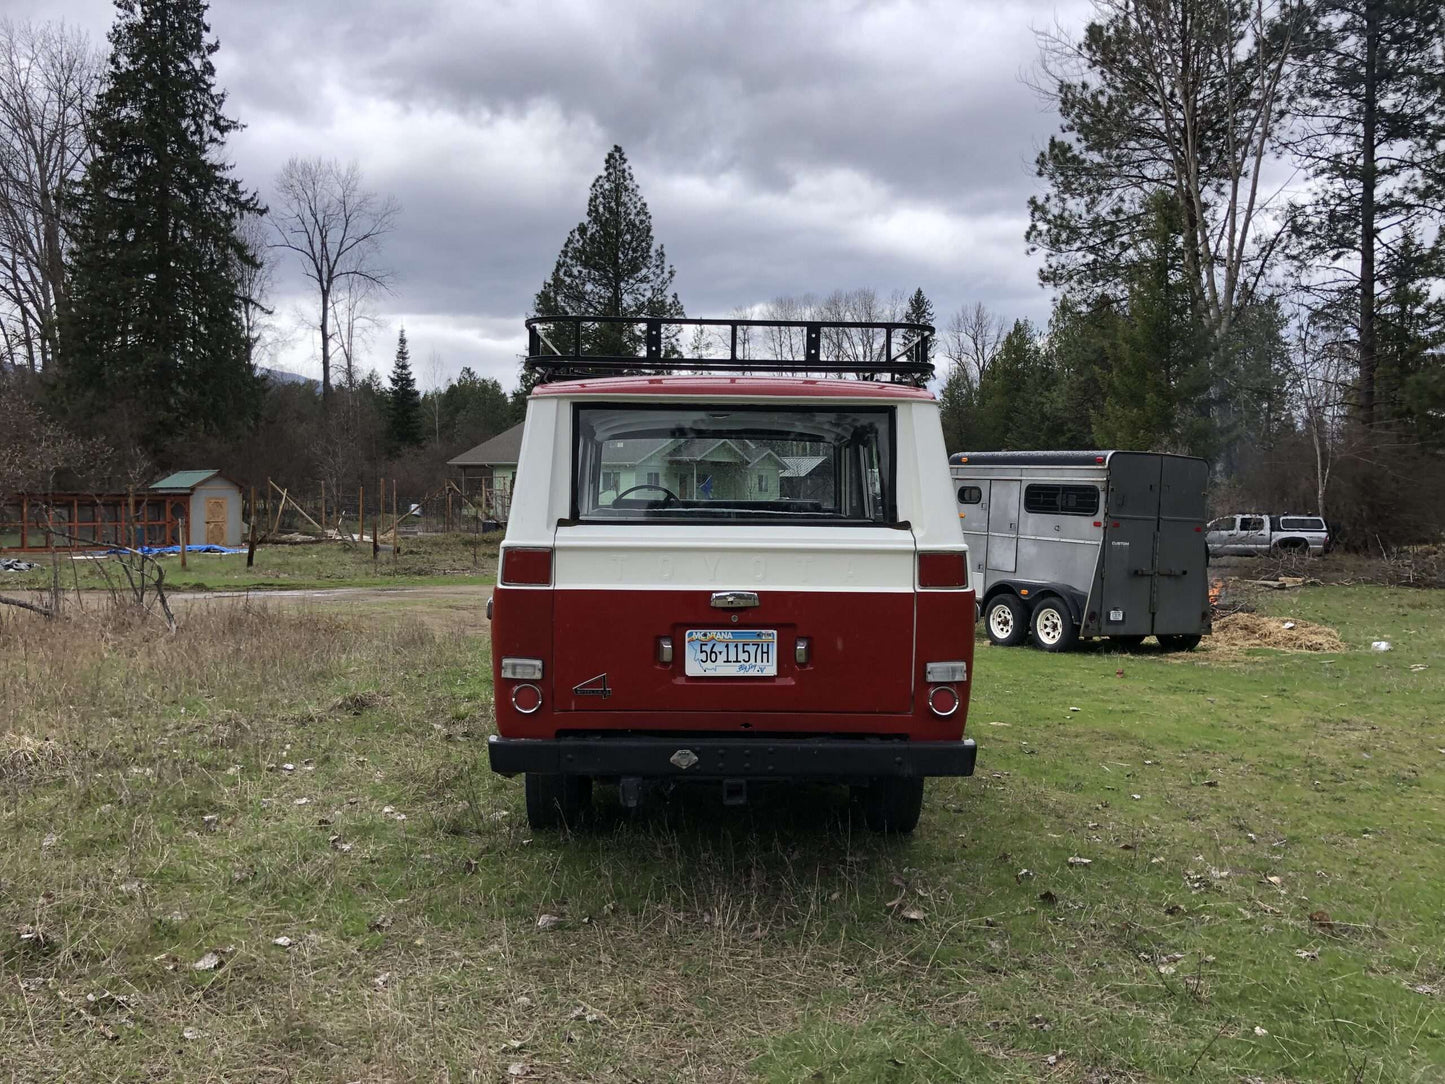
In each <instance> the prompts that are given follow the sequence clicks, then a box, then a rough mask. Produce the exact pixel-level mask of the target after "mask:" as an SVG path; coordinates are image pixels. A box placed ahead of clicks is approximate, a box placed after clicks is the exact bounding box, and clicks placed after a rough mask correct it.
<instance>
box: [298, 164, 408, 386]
mask: <svg viewBox="0 0 1445 1084" xmlns="http://www.w3.org/2000/svg"><path fill="white" fill-rule="evenodd" d="M276 189H277V195H278V203H279V206H278V207H273V208H272V211H271V216H272V224H273V226H274V228H275V232H276V241H275V243H274V247H276V248H279V249H285V250H288V251H290V252H294V253H295V254H296V255H297V257H298V260H299V263H300V264H301V269H302V273H303V274H304V275H305V276H306V278H307V279H309V280H310V282H311V283H312V285H313V286H314V287H315V290H316V299H315V301H316V305H315V309H314V311H315V313H316V320H317V323H316V327H317V331H318V333H319V335H320V341H321V396H322V402H323V404H325V405H326V406H327V407H328V408H329V406H330V403H331V360H332V351H333V348H334V347H335V346H336V340H337V339H338V338H339V336H338V329H337V327H336V317H337V311H338V305H341V306H343V309H344V311H346V312H348V313H349V314H350V316H351V317H355V316H356V315H357V313H358V312H359V310H358V308H357V305H358V304H359V303H360V302H362V301H363V300H364V299H365V298H367V297H369V296H372V295H373V294H374V293H375V292H376V291H381V290H387V289H389V288H390V285H391V280H392V273H391V272H390V271H389V270H388V269H387V268H385V267H384V266H383V265H382V263H381V242H382V239H383V238H385V236H386V235H387V234H388V233H390V232H391V230H392V229H393V227H394V226H395V224H396V218H397V215H398V214H399V213H400V211H401V208H400V205H399V204H398V203H397V202H396V200H395V199H394V198H393V197H391V196H385V195H381V194H379V193H377V192H373V191H371V190H369V189H367V188H364V187H363V185H362V179H361V169H360V167H358V166H357V165H356V163H354V162H353V163H351V164H350V165H347V166H342V165H341V164H340V163H338V162H336V161H334V160H332V159H325V158H292V159H291V160H290V161H288V162H287V163H286V165H285V166H284V167H283V168H282V170H281V175H280V177H279V178H277V181H276ZM343 323H344V325H345V327H344V331H345V337H344V339H343V340H342V341H343V342H344V344H345V347H344V355H343V356H344V358H345V360H346V363H347V365H348V370H350V366H351V365H352V364H353V348H354V345H355V343H354V339H353V337H352V336H353V335H354V332H355V330H356V322H355V320H354V319H347V320H344V321H343ZM354 376H355V374H354V372H350V371H349V379H354Z"/></svg>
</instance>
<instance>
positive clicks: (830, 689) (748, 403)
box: [489, 317, 975, 832]
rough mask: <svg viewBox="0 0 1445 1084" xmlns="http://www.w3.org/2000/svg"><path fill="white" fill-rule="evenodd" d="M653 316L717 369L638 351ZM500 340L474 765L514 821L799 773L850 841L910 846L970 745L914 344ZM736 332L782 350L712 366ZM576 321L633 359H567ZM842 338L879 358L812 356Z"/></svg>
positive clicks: (727, 336) (953, 528) (809, 337)
mask: <svg viewBox="0 0 1445 1084" xmlns="http://www.w3.org/2000/svg"><path fill="white" fill-rule="evenodd" d="M614 325H615V326H614ZM678 325H682V326H685V327H688V328H690V329H692V328H698V329H701V332H698V331H693V332H692V334H693V336H694V339H695V340H696V339H698V338H700V336H701V335H702V334H711V335H713V336H714V337H715V338H716V340H717V341H725V342H727V343H728V346H727V348H726V351H727V352H726V354H725V355H724V356H722V357H719V358H711V357H678V356H677V352H676V350H675V349H674V350H672V351H667V352H665V351H664V349H663V343H664V337H665V336H666V335H668V334H673V335H676V334H677V332H676V331H675V330H673V329H674V328H676V327H677V326H678ZM527 327H528V331H529V360H528V364H529V365H530V366H532V367H533V369H534V370H535V371H537V372H538V373H539V374H540V376H541V381H542V382H541V383H539V384H538V386H537V387H536V388H535V390H534V391H533V392H532V394H531V397H530V399H529V401H528V406H527V417H526V425H525V429H524V431H523V437H522V448H521V455H520V461H519V463H518V467H517V475H516V481H515V486H514V490H513V497H512V505H511V515H510V518H509V521H508V524H507V533H506V537H505V540H504V541H503V543H502V548H501V560H500V568H499V575H498V581H497V587H496V591H495V593H494V595H493V602H492V603H491V604H490V607H489V608H490V610H491V616H492V621H493V624H492V655H493V676H494V678H495V687H496V705H497V706H496V716H497V734H496V735H495V736H493V737H492V738H491V739H490V742H489V753H490V759H491V766H492V769H493V770H494V771H497V772H500V773H503V774H507V775H512V774H517V773H524V774H525V790H526V804H527V815H528V819H529V821H530V823H531V824H532V825H533V827H549V826H554V825H556V824H558V823H559V822H571V821H573V820H575V819H576V818H577V817H579V816H580V815H581V814H582V812H583V810H584V808H585V807H586V805H587V804H588V802H589V801H590V798H591V789H592V783H593V782H594V781H606V782H615V783H617V784H618V786H619V795H620V797H621V801H622V803H623V805H625V806H633V805H636V804H637V802H638V801H639V799H640V796H641V794H642V793H643V791H644V790H645V789H646V788H647V787H649V786H654V785H659V784H661V785H667V784H671V783H675V782H678V781H685V780H705V781H708V782H710V783H712V784H713V785H716V786H719V787H720V789H721V791H722V795H723V799H724V801H725V802H728V803H741V802H743V801H746V798H747V793H748V787H749V785H750V784H756V783H757V782H758V781H763V780H794V781H796V780H812V781H832V782H837V783H843V784H849V785H851V786H853V787H854V788H856V794H857V796H858V798H859V801H860V803H861V805H862V809H863V812H864V814H865V819H866V822H867V824H868V825H869V826H870V827H871V828H874V829H877V830H880V831H899V832H907V831H911V830H912V829H913V827H914V826H915V824H916V823H917V821H918V817H919V812H920V809H921V806H922V801H923V779H924V777H925V776H929V775H970V774H972V772H973V767H974V757H975V748H974V743H973V741H972V740H971V739H965V738H964V736H963V730H964V719H965V716H966V714H967V709H968V697H969V682H970V679H971V678H972V673H971V667H972V662H973V638H974V637H973V623H974V593H973V590H972V588H971V585H970V583H969V580H968V561H967V549H966V546H965V544H964V541H963V535H962V532H961V531H960V529H959V526H958V517H957V514H956V512H955V510H954V505H953V497H952V486H951V484H950V480H949V472H948V457H947V455H946V453H945V450H944V443H943V434H942V431H941V428H940V424H939V413H938V403H937V402H936V400H935V399H934V396H933V395H932V394H931V393H930V392H929V391H928V390H927V388H926V387H925V383H926V380H927V378H928V375H929V374H930V373H931V371H932V370H931V366H930V365H929V364H928V361H927V357H928V347H927V344H928V341H929V338H930V336H931V334H932V328H929V327H926V326H922V325H911V324H877V325H833V324H819V323H806V322H799V323H785V324H780V323H776V322H762V323H760V322H755V321H747V320H727V321H704V320H676V321H667V322H666V325H664V324H663V322H661V321H657V320H645V321H626V320H622V319H612V320H609V319H608V318H591V317H587V318H581V317H579V318H546V319H541V318H539V319H534V320H531V321H528V324H527ZM759 327H765V328H768V329H773V330H775V331H781V332H786V334H787V335H788V336H796V339H797V342H798V343H799V344H802V345H803V350H802V356H801V357H791V356H785V357H773V358H770V359H769V360H766V361H760V360H759V359H758V358H757V357H756V356H746V355H743V356H740V352H739V349H738V341H739V336H740V334H741V335H742V336H743V339H744V342H745V343H746V342H747V340H748V337H749V336H753V337H754V338H755V339H760V338H761V337H762V335H761V333H760V332H759V331H758V329H759ZM598 328H601V329H603V330H605V331H609V332H612V340H611V341H614V342H615V341H617V340H618V339H619V338H620V337H621V335H622V334H625V333H627V332H631V331H632V330H633V329H634V328H641V329H642V332H643V334H641V335H639V336H638V342H639V349H641V344H642V343H643V342H644V336H645V350H646V353H645V355H644V356H639V357H634V356H626V355H620V351H617V350H616V348H615V347H614V348H613V351H612V352H611V353H609V354H606V355H599V354H598V353H597V352H595V351H589V349H588V346H587V343H588V342H589V341H591V342H595V341H602V340H603V339H604V336H600V335H596V334H594V333H595V331H596V330H597V329H598ZM865 329H866V331H867V333H868V335H870V336H872V337H873V338H874V339H875V340H876V341H877V342H878V343H879V344H880V345H881V346H882V349H881V352H875V353H873V354H871V355H870V356H869V357H868V358H867V359H866V361H862V362H860V361H857V360H853V361H849V360H846V358H847V354H846V353H845V352H844V351H842V350H841V349H839V350H836V351H834V350H830V349H829V345H830V344H832V343H835V342H839V341H841V338H842V336H845V335H853V334H855V333H857V332H859V331H862V330H865ZM549 332H550V334H549ZM895 336H899V337H900V339H901V340H902V342H901V344H900V347H899V349H898V351H897V353H895V351H894V348H893V347H894V337H895ZM553 338H557V339H558V340H559V341H561V342H563V343H565V344H567V348H566V349H565V350H564V349H558V348H557V347H555V346H554V345H553ZM835 354H836V355H837V356H835ZM855 357H856V355H855ZM677 369H684V370H691V371H693V372H694V373H695V372H696V371H697V370H707V371H709V372H710V373H711V374H712V375H674V373H675V371H676V370H677ZM617 372H622V373H625V374H627V375H610V374H613V373H617ZM806 373H831V374H834V375H835V376H836V374H839V373H846V374H849V375H852V376H855V377H857V379H836V378H828V377H814V376H808V375H800V374H806ZM785 374H786V375H785ZM579 377H580V378H579Z"/></svg>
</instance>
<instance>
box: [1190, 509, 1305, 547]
mask: <svg viewBox="0 0 1445 1084" xmlns="http://www.w3.org/2000/svg"><path fill="white" fill-rule="evenodd" d="M1205 539H1206V541H1207V543H1208V545H1209V556H1211V557H1231V556H1235V557H1258V556H1262V555H1264V554H1270V553H1275V554H1283V553H1294V554H1298V555H1299V556H1301V557H1303V556H1305V555H1309V556H1311V557H1317V556H1319V555H1320V554H1321V553H1324V552H1325V551H1326V550H1327V549H1329V548H1330V531H1329V526H1328V525H1327V524H1326V523H1325V521H1324V520H1323V519H1321V518H1320V517H1319V516H1267V515H1264V514H1263V513H1260V512H1247V513H1244V514H1243V515H1237V516H1224V517H1222V518H1220V519H1216V520H1214V521H1213V522H1211V523H1210V524H1209V527H1208V534H1207V535H1206V536H1205Z"/></svg>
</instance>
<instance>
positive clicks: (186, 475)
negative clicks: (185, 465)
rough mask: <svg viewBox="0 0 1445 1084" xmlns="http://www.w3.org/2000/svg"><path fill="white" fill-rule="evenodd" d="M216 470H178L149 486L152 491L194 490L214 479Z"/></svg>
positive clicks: (216, 473)
mask: <svg viewBox="0 0 1445 1084" xmlns="http://www.w3.org/2000/svg"><path fill="white" fill-rule="evenodd" d="M220 473H221V472H220V471H218V470H178V471H176V472H175V473H174V474H168V475H166V476H165V477H164V478H162V479H161V480H160V481H159V482H153V483H152V484H151V488H152V489H195V488H196V486H198V485H200V484H201V483H202V482H205V481H208V480H209V479H211V478H214V477H215V476H216V475H218V474H220Z"/></svg>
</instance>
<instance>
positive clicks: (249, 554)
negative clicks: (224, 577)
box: [246, 486, 260, 568]
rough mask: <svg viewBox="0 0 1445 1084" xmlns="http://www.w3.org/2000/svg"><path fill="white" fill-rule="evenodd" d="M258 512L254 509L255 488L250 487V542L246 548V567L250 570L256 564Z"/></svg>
mask: <svg viewBox="0 0 1445 1084" xmlns="http://www.w3.org/2000/svg"><path fill="white" fill-rule="evenodd" d="M259 511H260V509H259V508H257V507H256V487H255V486H252V487H251V540H250V542H249V543H248V544H247V546H246V567H247V568H250V567H251V566H252V565H254V564H255V563H256V513H258V512H259Z"/></svg>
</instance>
